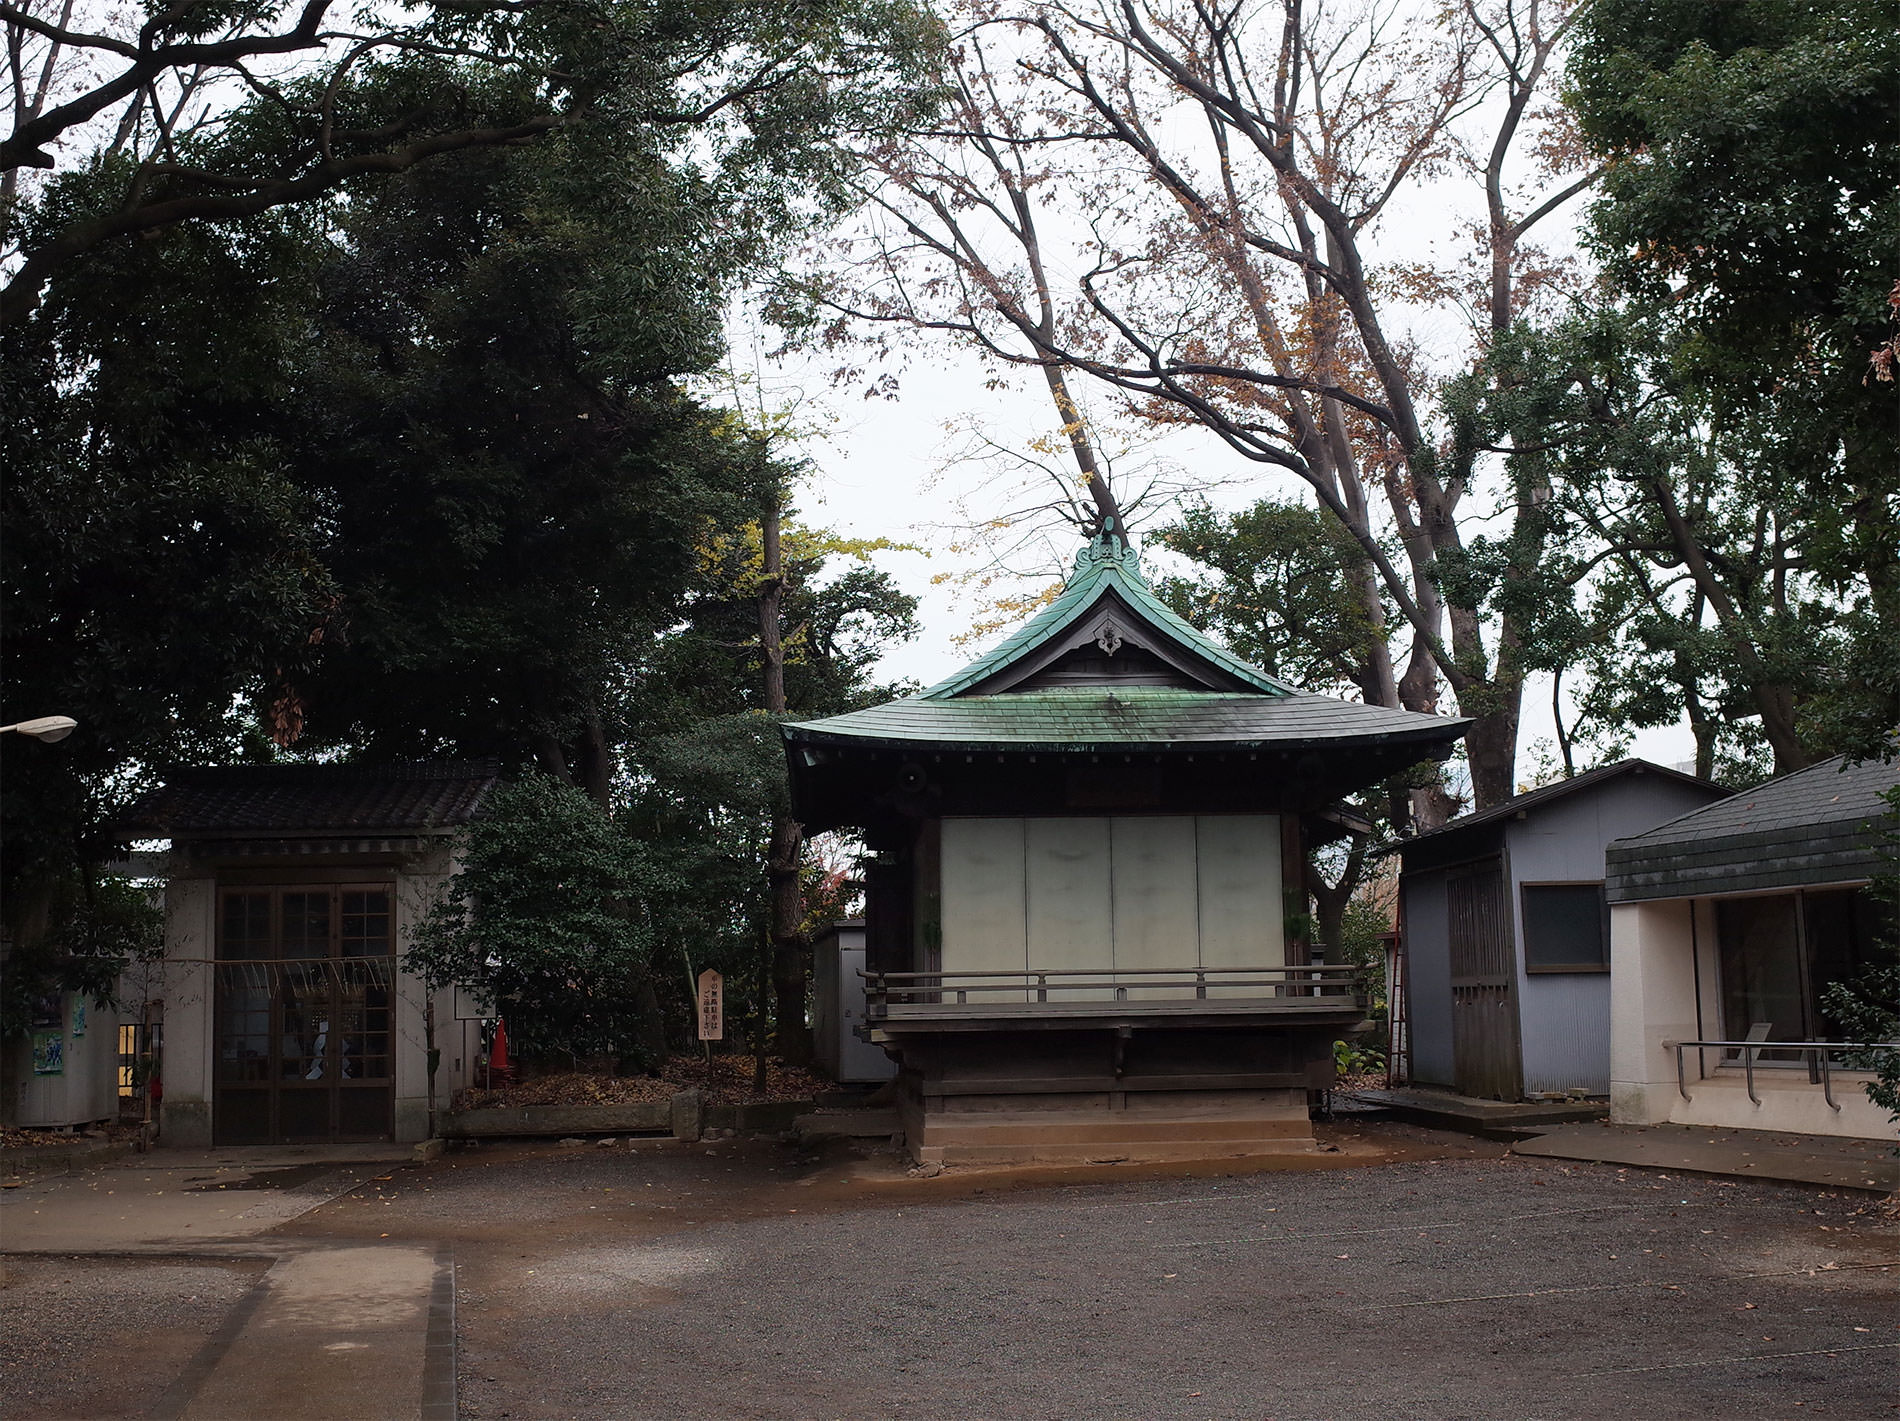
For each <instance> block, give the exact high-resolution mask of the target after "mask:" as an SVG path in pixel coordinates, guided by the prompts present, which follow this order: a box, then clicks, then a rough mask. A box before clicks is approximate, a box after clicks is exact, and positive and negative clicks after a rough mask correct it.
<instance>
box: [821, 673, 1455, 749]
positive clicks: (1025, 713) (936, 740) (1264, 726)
mask: <svg viewBox="0 0 1900 1421" xmlns="http://www.w3.org/2000/svg"><path fill="white" fill-rule="evenodd" d="M1465 725H1466V722H1465V721H1462V720H1453V719H1450V718H1448V717H1445V716H1435V715H1417V714H1414V713H1413V712H1411V711H1400V710H1388V709H1386V708H1385V707H1383V706H1368V705H1363V704H1361V703H1359V702H1357V701H1339V700H1334V699H1333V698H1332V697H1330V696H1313V695H1306V694H1303V693H1300V692H1288V693H1285V694H1283V695H1272V696H1268V695H1256V694H1251V693H1247V692H1238V691H1186V690H1178V689H1174V688H1171V687H1157V686H1142V687H1125V688H1122V689H1118V690H1113V691H1108V690H1103V689H1101V688H1100V687H1092V686H1091V687H1064V688H1062V689H1059V690H1043V691H1021V692H1010V693H1007V694H1004V695H998V696H961V697H957V698H955V699H952V700H937V699H933V698H930V697H928V696H910V697H907V698H906V699H904V700H901V701H891V702H888V703H887V704H885V705H881V706H872V707H871V708H870V709H868V710H861V711H852V712H851V713H850V714H848V715H836V716H832V717H830V718H828V719H826V720H810V721H803V722H799V723H797V724H793V725H788V726H786V727H785V734H786V737H787V738H788V739H790V740H793V741H796V742H801V743H808V744H826V743H834V744H835V743H843V744H852V743H857V744H865V743H889V744H899V745H902V744H930V745H940V746H943V747H944V748H946V749H959V750H964V749H1011V750H1036V749H1047V750H1079V749H1097V748H1104V749H1116V750H1125V749H1143V750H1165V749H1168V748H1170V747H1173V746H1196V745H1240V746H1257V745H1266V744H1273V745H1297V744H1310V743H1314V742H1328V743H1335V744H1339V743H1349V742H1353V741H1362V742H1363V741H1383V740H1417V741H1419V742H1421V743H1422V744H1436V743H1441V742H1450V741H1452V740H1455V739H1457V737H1458V736H1460V735H1462V734H1463V733H1464V727H1465Z"/></svg>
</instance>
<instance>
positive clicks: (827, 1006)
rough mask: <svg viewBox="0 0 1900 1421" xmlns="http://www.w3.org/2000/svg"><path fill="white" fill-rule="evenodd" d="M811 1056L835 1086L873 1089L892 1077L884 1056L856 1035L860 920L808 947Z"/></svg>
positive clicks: (860, 1020)
mask: <svg viewBox="0 0 1900 1421" xmlns="http://www.w3.org/2000/svg"><path fill="white" fill-rule="evenodd" d="M812 959H813V975H814V977H815V979H816V980H815V981H814V982H813V984H812V985H813V989H814V990H813V993H812V998H813V1000H812V1054H813V1056H814V1057H815V1058H816V1060H817V1062H818V1069H819V1070H821V1071H823V1072H824V1073H825V1074H826V1075H828V1076H830V1077H831V1078H832V1079H833V1080H834V1081H837V1082H838V1083H839V1084H840V1085H859V1084H874V1083H876V1082H878V1081H887V1080H889V1079H890V1078H891V1077H892V1076H894V1075H896V1074H897V1065H896V1063H895V1062H893V1061H892V1060H891V1058H890V1057H889V1056H886V1055H885V1054H884V1052H883V1050H882V1049H881V1048H879V1047H876V1046H873V1045H872V1044H871V1043H870V1042H868V1041H866V1040H864V1039H863V1038H862V1037H860V1036H859V1035H858V1028H859V1027H861V1026H863V1025H864V976H863V973H864V919H862V918H847V919H845V920H844V921H843V922H837V923H833V924H832V925H831V926H830V927H828V928H826V929H825V931H824V932H823V933H822V934H821V935H820V936H819V938H818V940H817V941H816V942H815V943H813V944H812Z"/></svg>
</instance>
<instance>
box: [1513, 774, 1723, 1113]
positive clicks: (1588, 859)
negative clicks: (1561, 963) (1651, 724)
mask: <svg viewBox="0 0 1900 1421" xmlns="http://www.w3.org/2000/svg"><path fill="white" fill-rule="evenodd" d="M1709 802H1710V795H1709V794H1708V793H1707V792H1706V791H1704V790H1701V789H1698V788H1697V787H1696V786H1694V785H1686V784H1683V783H1682V782H1681V781H1680V780H1675V779H1671V778H1669V777H1668V776H1665V775H1651V774H1642V775H1637V774H1628V775H1622V776H1619V777H1617V778H1616V779H1613V780H1610V781H1607V782H1606V783H1603V784H1601V785H1598V786H1595V787H1594V788H1592V789H1590V790H1589V791H1587V792H1584V793H1579V794H1577V795H1574V796H1573V797H1571V798H1569V799H1563V800H1558V801H1556V802H1554V803H1550V804H1544V805H1540V806H1538V807H1537V808H1535V809H1534V810H1532V811H1531V812H1530V813H1529V815H1528V816H1527V817H1526V818H1525V819H1524V820H1523V821H1522V822H1520V823H1516V824H1513V825H1511V826H1510V827H1509V829H1508V830H1507V831H1506V836H1505V862H1506V864H1507V866H1508V870H1509V874H1510V891H1511V928H1512V933H1513V935H1514V940H1515V941H1516V943H1517V944H1518V950H1517V973H1518V976H1517V984H1518V1026H1519V1039H1520V1041H1521V1043H1522V1050H1523V1059H1524V1089H1525V1091H1526V1092H1536V1091H1561V1090H1570V1089H1573V1088H1576V1087H1582V1088H1583V1089H1585V1090H1588V1091H1590V1092H1591V1093H1592V1094H1597V1095H1601V1094H1603V1093H1605V1092H1606V1091H1608V1090H1609V1088H1610V1075H1611V1070H1610V999H1611V986H1610V974H1606V973H1602V972H1530V971H1527V970H1526V967H1525V962H1526V951H1525V945H1524V894H1523V891H1522V888H1523V885H1524V884H1526V883H1601V882H1602V881H1603V876H1604V850H1605V848H1606V847H1607V846H1608V845H1609V843H1610V842H1611V841H1612V840H1614V839H1620V838H1622V837H1624V836H1625V835H1627V834H1640V833H1643V832H1644V831H1646V830H1649V829H1653V828H1655V827H1656V825H1658V824H1661V823H1664V822H1666V821H1668V820H1670V819H1674V818H1675V817H1676V816H1677V815H1680V814H1687V813H1688V812H1689V811H1690V810H1693V809H1700V808H1701V807H1702V806H1703V805H1705V804H1708V803H1709Z"/></svg>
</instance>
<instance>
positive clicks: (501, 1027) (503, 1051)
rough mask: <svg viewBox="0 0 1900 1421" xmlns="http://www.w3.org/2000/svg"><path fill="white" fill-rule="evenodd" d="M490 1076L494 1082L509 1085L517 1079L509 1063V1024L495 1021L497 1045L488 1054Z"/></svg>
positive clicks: (499, 1020)
mask: <svg viewBox="0 0 1900 1421" xmlns="http://www.w3.org/2000/svg"><path fill="white" fill-rule="evenodd" d="M488 1075H489V1079H490V1081H491V1083H492V1082H494V1081H499V1082H500V1083H501V1084H503V1085H509V1084H511V1083H512V1082H513V1080H514V1078H515V1068H514V1067H513V1066H512V1065H510V1064H509V1062H508V1023H507V1022H505V1021H503V1020H502V1019H501V1018H499V1017H497V1018H496V1019H495V1045H494V1047H493V1049H491V1050H490V1051H489V1053H488Z"/></svg>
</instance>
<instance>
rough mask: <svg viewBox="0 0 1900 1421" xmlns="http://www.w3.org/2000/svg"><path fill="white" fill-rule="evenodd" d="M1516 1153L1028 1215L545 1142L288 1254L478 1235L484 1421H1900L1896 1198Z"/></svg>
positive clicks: (816, 1176)
mask: <svg viewBox="0 0 1900 1421" xmlns="http://www.w3.org/2000/svg"><path fill="white" fill-rule="evenodd" d="M1384 1128H1385V1129H1386V1130H1387V1131H1388V1132H1391V1131H1397V1130H1399V1128H1400V1127H1384ZM1419 1133H1420V1132H1413V1134H1414V1136H1416V1135H1417V1134H1419ZM1366 1134H1367V1137H1368V1138H1372V1139H1375V1140H1376V1139H1377V1138H1378V1137H1379V1135H1380V1130H1379V1128H1378V1127H1369V1128H1368V1129H1367V1131H1366ZM1496 1150H1497V1147H1495V1146H1482V1145H1479V1146H1471V1145H1457V1144H1447V1145H1446V1146H1445V1147H1444V1150H1443V1153H1444V1154H1445V1155H1446V1156H1447V1157H1446V1158H1442V1159H1436V1160H1417V1159H1414V1160H1413V1161H1412V1162H1404V1163H1393V1164H1384V1165H1378V1166H1374V1167H1359V1168H1352V1169H1345V1170H1341V1171H1338V1172H1328V1173H1312V1172H1306V1173H1290V1172H1288V1173H1281V1172H1276V1173H1261V1174H1250V1175H1239V1176H1209V1177H1201V1178H1184V1179H1172V1180H1168V1179H1155V1180H1147V1181H1137V1182H1128V1183H1112V1184H1111V1183H1104V1184H1087V1185H1078V1184H1055V1185H1047V1184H1045V1185H1044V1186H1043V1187H1038V1188H1016V1189H1011V1188H1005V1187H1000V1184H1001V1182H1000V1181H999V1180H997V1179H996V1178H995V1177H991V1178H990V1179H989V1180H988V1181H987V1182H983V1181H978V1180H970V1179H964V1180H959V1179H957V1178H956V1177H955V1176H954V1175H946V1176H944V1177H943V1178H942V1179H938V1180H931V1181H909V1182H906V1181H902V1180H896V1181H892V1180H890V1179H889V1178H885V1179H884V1180H882V1181H878V1182H876V1183H874V1184H872V1185H867V1183H866V1180H865V1178H863V1177H860V1178H859V1179H858V1181H857V1182H856V1183H855V1184H846V1183H845V1182H844V1179H845V1176H846V1175H847V1174H849V1172H850V1167H848V1166H845V1167H841V1166H839V1165H838V1163H837V1162H836V1161H830V1162H824V1161H820V1162H811V1161H800V1160H798V1159H796V1158H794V1157H792V1156H790V1155H788V1154H787V1153H786V1152H784V1151H783V1150H780V1149H778V1148H777V1147H772V1146H753V1147H749V1148H734V1147H732V1146H725V1147H721V1148H717V1149H713V1150H710V1151H707V1150H688V1149H681V1148H678V1147H667V1148H651V1147H648V1148H643V1149H636V1150H631V1151H630V1150H627V1149H626V1148H625V1147H624V1146H623V1147H620V1148H617V1149H615V1150H595V1149H585V1150H567V1151H555V1150H549V1149H545V1148H543V1149H526V1148H521V1147H516V1148H515V1149H514V1151H513V1152H512V1153H510V1152H507V1151H502V1152H488V1154H487V1157H485V1158H482V1157H477V1156H462V1157H460V1158H459V1159H452V1160H450V1161H445V1162H444V1163H443V1165H440V1166H435V1167H431V1168H430V1169H428V1170H425V1171H404V1172H402V1173H400V1174H398V1175H397V1176H396V1178H395V1179H394V1180H392V1181H390V1182H388V1183H384V1184H380V1185H378V1186H376V1187H375V1189H374V1191H371V1190H367V1189H366V1190H365V1191H361V1192H360V1193H359V1196H358V1197H357V1198H356V1199H355V1200H345V1201H341V1202H339V1203H337V1204H333V1205H330V1206H328V1207H327V1208H326V1209H325V1210H322V1211H319V1213H318V1214H315V1215H312V1216H309V1217H308V1218H307V1220H306V1221H302V1222H300V1223H299V1224H298V1225H293V1226H292V1229H293V1230H305V1231H308V1232H314V1233H324V1232H331V1233H341V1234H349V1235H353V1236H359V1237H360V1236H362V1235H363V1234H364V1233H365V1232H370V1233H371V1236H382V1235H383V1234H387V1235H388V1236H389V1237H391V1239H392V1241H393V1240H400V1239H404V1238H408V1237H410V1236H411V1235H412V1234H413V1235H414V1236H418V1237H420V1236H431V1237H441V1238H446V1239H448V1240H450V1241H451V1242H453V1244H454V1247H455V1250H456V1259H457V1271H458V1300H457V1302H458V1325H459V1332H460V1344H461V1357H460V1361H461V1366H460V1374H461V1377H460V1379H461V1402H462V1415H463V1416H464V1417H465V1418H468V1419H469V1421H502V1419H503V1418H507V1419H508V1421H521V1418H544V1417H545V1418H557V1417H559V1418H567V1417H573V1418H583V1417H586V1418H591V1417H600V1418H608V1417H613V1418H619V1417H627V1416H655V1417H659V1416H664V1417H669V1418H672V1417H680V1418H693V1417H705V1418H788V1421H791V1418H797V1419H798V1421H804V1418H821V1417H842V1418H873V1417H893V1416H897V1417H906V1418H926V1419H927V1421H934V1419H935V1418H967V1417H996V1418H1005V1417H1008V1418H1018V1417H1021V1418H1094V1417H1142V1418H1147V1417H1155V1418H1161V1417H1178V1416H1185V1417H1209V1418H1229V1417H1232V1418H1249V1421H1263V1418H1270V1419H1271V1421H1320V1418H1325V1421H1351V1418H1360V1417H1364V1418H1375V1417H1376V1418H1378V1421H1393V1418H1404V1421H1424V1419H1425V1418H1453V1417H1484V1418H1492V1417H1523V1418H1549V1419H1550V1421H1559V1418H1579V1421H1582V1418H1598V1417H1606V1416H1621V1415H1656V1416H1662V1417H1667V1418H1669V1421H1690V1419H1691V1418H1704V1417H1706V1418H1711V1419H1712V1421H1713V1419H1714V1418H1722V1421H1728V1418H1739V1417H1767V1418H1784V1417H1785V1418H1795V1417H1804V1416H1831V1417H1850V1418H1870V1417H1889V1418H1891V1417H1900V1385H1897V1384H1896V1382H1897V1379H1900V1240H1897V1239H1896V1234H1895V1230H1894V1227H1893V1225H1892V1224H1891V1223H1890V1222H1882V1221H1881V1219H1880V1218H1879V1217H1878V1216H1877V1214H1876V1211H1875V1205H1874V1204H1873V1201H1872V1200H1871V1198H1870V1196H1866V1195H1846V1194H1842V1195H1835V1194H1829V1193H1826V1192H1823V1191H1818V1190H1811V1189H1804V1188H1796V1187H1784V1186H1775V1185H1766V1184H1757V1183H1754V1182H1732V1181H1717V1180H1709V1179H1700V1178H1684V1177H1680V1176H1675V1177H1672V1176H1669V1175H1665V1174H1658V1173H1654V1172H1649V1171H1643V1170H1619V1169H1615V1168H1610V1167H1604V1166H1591V1165H1564V1164H1561V1163H1559V1162H1556V1161H1548V1160H1520V1159H1514V1158H1512V1159H1506V1158H1498V1157H1495V1155H1496ZM1401 1153H1403V1152H1401ZM1412 1153H1413V1154H1414V1155H1416V1154H1417V1153H1418V1151H1416V1150H1414V1151H1412ZM940 1186H941V1187H940ZM979 1190H980V1191H981V1192H977V1191H979Z"/></svg>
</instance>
